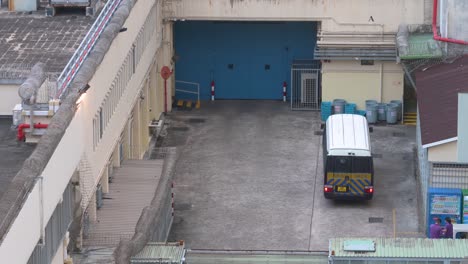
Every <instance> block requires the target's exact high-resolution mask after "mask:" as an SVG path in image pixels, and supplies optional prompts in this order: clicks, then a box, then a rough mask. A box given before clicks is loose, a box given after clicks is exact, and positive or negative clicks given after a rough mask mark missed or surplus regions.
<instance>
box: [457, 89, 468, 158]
mask: <svg viewBox="0 0 468 264" xmlns="http://www.w3.org/2000/svg"><path fill="white" fill-rule="evenodd" d="M467 113H468V93H460V94H458V126H457V127H458V132H457V135H458V162H464V163H468V115H467Z"/></svg>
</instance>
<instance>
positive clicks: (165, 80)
mask: <svg viewBox="0 0 468 264" xmlns="http://www.w3.org/2000/svg"><path fill="white" fill-rule="evenodd" d="M164 113H167V79H164Z"/></svg>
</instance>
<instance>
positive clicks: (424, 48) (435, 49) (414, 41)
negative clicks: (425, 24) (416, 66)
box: [400, 33, 442, 60]
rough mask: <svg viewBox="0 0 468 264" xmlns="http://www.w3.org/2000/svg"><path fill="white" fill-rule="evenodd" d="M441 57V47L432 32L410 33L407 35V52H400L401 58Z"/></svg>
mask: <svg viewBox="0 0 468 264" xmlns="http://www.w3.org/2000/svg"><path fill="white" fill-rule="evenodd" d="M441 57H442V49H441V48H440V46H439V44H438V43H437V41H435V40H434V38H433V36H432V33H427V34H411V35H410V36H409V37H408V52H407V54H403V53H400V58H401V59H405V60H408V59H434V58H441Z"/></svg>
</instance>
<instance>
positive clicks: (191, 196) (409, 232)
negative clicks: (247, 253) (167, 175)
mask: <svg viewBox="0 0 468 264" xmlns="http://www.w3.org/2000/svg"><path fill="white" fill-rule="evenodd" d="M320 123H321V121H320V117H319V113H318V112H311V111H291V110H290V108H289V104H287V103H282V102H278V101H215V102H206V103H204V104H202V107H201V109H199V110H192V111H175V112H173V113H171V114H170V115H169V116H167V119H166V124H167V126H166V129H167V133H166V136H165V137H163V139H162V141H161V147H164V146H177V147H179V149H180V157H179V159H178V161H177V165H176V170H175V176H174V183H175V184H174V193H175V206H174V207H175V217H174V223H173V226H172V231H171V233H170V235H169V239H168V241H176V240H185V241H186V244H187V247H188V248H190V249H204V250H297V251H327V250H328V239H329V238H333V237H393V236H395V235H397V236H400V237H402V236H408V237H420V236H421V234H420V233H418V201H417V189H418V188H417V182H416V178H415V172H414V171H415V167H414V166H415V162H414V150H413V149H414V146H415V142H414V141H415V127H411V126H403V125H391V126H390V125H376V126H374V132H373V133H371V141H372V152H373V153H374V156H375V158H374V168H375V184H374V185H375V195H374V198H373V199H372V200H371V201H364V202H362V201H361V202H336V201H331V200H327V199H325V198H324V197H323V192H322V188H323V161H322V148H321V145H322V144H321V140H322V139H321V133H320Z"/></svg>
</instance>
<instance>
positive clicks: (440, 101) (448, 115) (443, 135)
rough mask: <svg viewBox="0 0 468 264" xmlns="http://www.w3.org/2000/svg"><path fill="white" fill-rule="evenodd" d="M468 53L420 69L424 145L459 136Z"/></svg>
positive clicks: (466, 85) (467, 82)
mask: <svg viewBox="0 0 468 264" xmlns="http://www.w3.org/2000/svg"><path fill="white" fill-rule="evenodd" d="M467 65H468V56H463V57H461V58H459V59H457V60H455V61H453V62H452V63H442V64H439V65H434V66H432V67H430V68H427V69H426V70H424V71H418V72H416V83H417V88H418V96H417V99H418V108H419V118H420V121H421V140H422V144H423V145H427V144H431V143H434V142H438V141H442V140H446V139H450V138H454V137H456V136H457V127H458V125H457V122H458V115H457V110H458V93H463V92H468V67H467Z"/></svg>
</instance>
